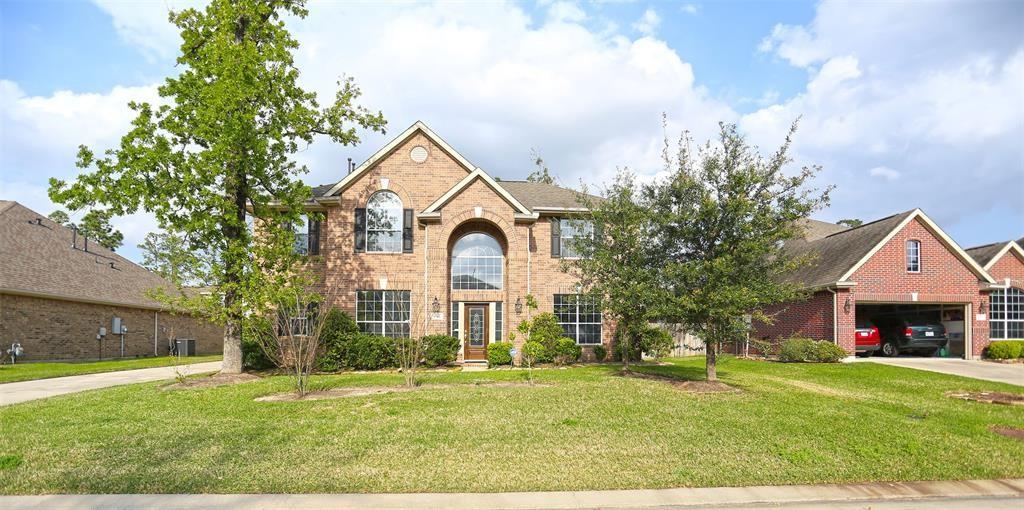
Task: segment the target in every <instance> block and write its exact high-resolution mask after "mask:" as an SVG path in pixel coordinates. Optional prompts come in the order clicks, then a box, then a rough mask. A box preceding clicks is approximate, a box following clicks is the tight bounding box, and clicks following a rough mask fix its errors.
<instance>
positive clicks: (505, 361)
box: [487, 342, 512, 366]
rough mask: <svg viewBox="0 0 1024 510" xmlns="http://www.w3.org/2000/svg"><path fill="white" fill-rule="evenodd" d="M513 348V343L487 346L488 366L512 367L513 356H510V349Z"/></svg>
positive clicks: (498, 343) (496, 343)
mask: <svg viewBox="0 0 1024 510" xmlns="http://www.w3.org/2000/svg"><path fill="white" fill-rule="evenodd" d="M511 348H512V342H494V343H492V344H489V345H488V346H487V364H488V365H491V366H498V365H511V364H512V355H511V354H509V352H508V351H509V349H511Z"/></svg>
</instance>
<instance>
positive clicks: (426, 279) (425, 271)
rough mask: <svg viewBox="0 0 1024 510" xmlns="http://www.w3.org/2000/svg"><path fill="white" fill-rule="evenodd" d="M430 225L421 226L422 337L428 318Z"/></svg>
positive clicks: (425, 331) (425, 333)
mask: <svg viewBox="0 0 1024 510" xmlns="http://www.w3.org/2000/svg"><path fill="white" fill-rule="evenodd" d="M429 232H430V225H429V224H424V225H423V335H427V334H428V333H427V328H428V324H429V321H430V317H429V316H428V315H427V306H428V305H427V301H428V300H429V299H430V289H429V285H430V279H429V276H428V275H429V274H430V264H429V263H428V258H427V252H428V251H430V249H429V248H430V235H429Z"/></svg>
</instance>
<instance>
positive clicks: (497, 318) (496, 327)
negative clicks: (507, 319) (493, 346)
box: [494, 302, 502, 342]
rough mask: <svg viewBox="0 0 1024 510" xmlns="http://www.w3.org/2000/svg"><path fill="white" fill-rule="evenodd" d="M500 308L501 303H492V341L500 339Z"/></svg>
mask: <svg viewBox="0 0 1024 510" xmlns="http://www.w3.org/2000/svg"><path fill="white" fill-rule="evenodd" d="M501 322H502V310H501V303H500V302H498V303H494V341H495V342H500V341H501Z"/></svg>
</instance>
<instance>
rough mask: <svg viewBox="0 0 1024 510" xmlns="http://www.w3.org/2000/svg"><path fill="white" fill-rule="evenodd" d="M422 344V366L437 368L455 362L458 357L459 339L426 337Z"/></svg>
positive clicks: (449, 336)
mask: <svg viewBox="0 0 1024 510" xmlns="http://www.w3.org/2000/svg"><path fill="white" fill-rule="evenodd" d="M421 341H422V342H423V364H424V365H426V366H428V367H439V366H443V365H447V364H449V363H452V362H454V361H455V358H456V357H458V355H459V339H458V338H455V337H453V336H451V335H427V336H425V337H423V339H422V340H421Z"/></svg>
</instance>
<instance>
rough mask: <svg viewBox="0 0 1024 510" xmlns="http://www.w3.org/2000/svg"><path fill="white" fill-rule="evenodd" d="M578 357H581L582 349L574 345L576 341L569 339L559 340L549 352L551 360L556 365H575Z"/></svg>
mask: <svg viewBox="0 0 1024 510" xmlns="http://www.w3.org/2000/svg"><path fill="white" fill-rule="evenodd" d="M580 356H583V348H582V347H580V346H578V345H576V341H575V340H573V339H571V338H559V339H558V341H557V342H555V348H554V350H553V351H552V352H551V359H552V360H553V361H554V362H555V364H556V365H569V364H571V363H576V362H577V361H579V360H580Z"/></svg>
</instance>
